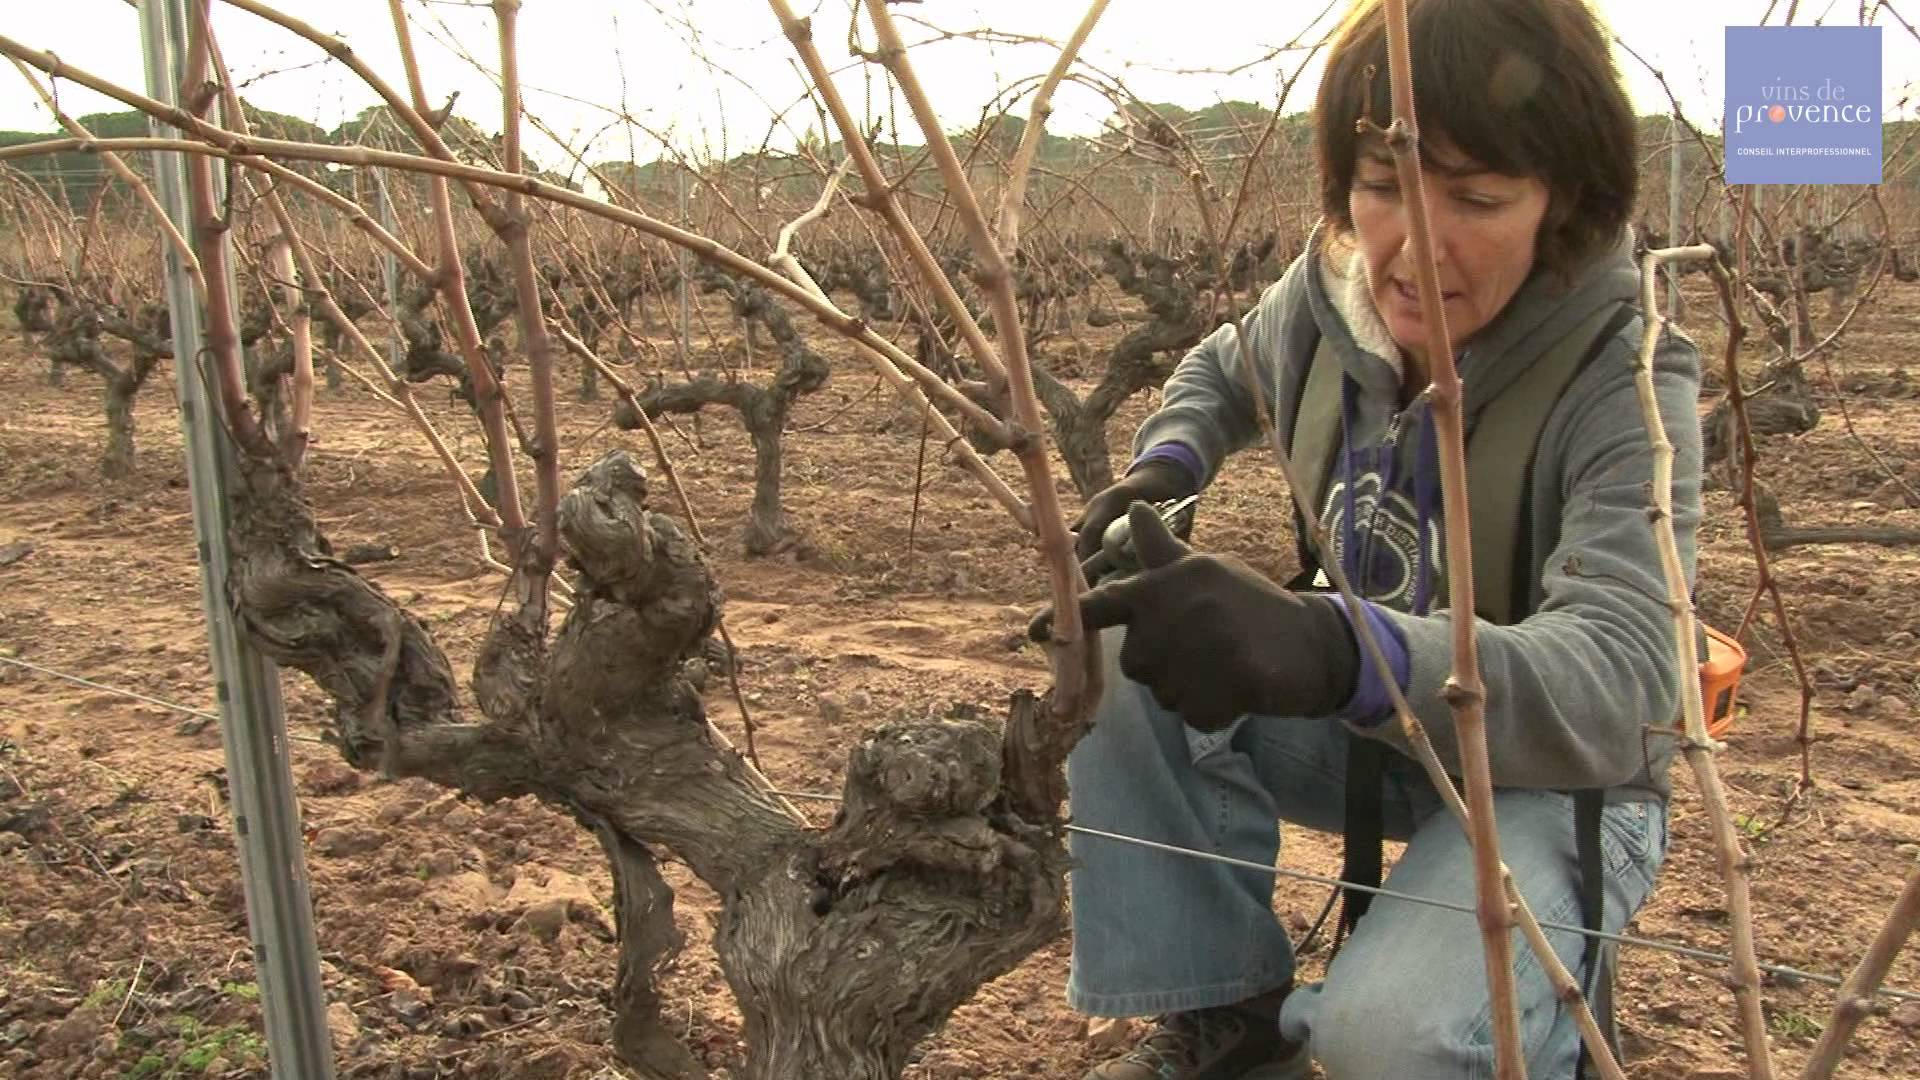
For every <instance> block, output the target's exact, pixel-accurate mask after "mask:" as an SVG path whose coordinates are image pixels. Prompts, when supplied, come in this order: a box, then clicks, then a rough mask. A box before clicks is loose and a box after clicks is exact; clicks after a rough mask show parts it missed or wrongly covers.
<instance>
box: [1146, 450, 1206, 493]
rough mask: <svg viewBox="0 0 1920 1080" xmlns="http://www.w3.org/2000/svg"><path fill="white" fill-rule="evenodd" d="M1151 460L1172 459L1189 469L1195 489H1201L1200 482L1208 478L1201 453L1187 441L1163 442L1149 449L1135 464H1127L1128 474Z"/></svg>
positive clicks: (1188, 473)
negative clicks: (1201, 459)
mask: <svg viewBox="0 0 1920 1080" xmlns="http://www.w3.org/2000/svg"><path fill="white" fill-rule="evenodd" d="M1149 461H1171V462H1173V463H1174V464H1176V465H1178V466H1180V467H1181V468H1183V469H1185V470H1187V475H1188V476H1190V477H1192V479H1193V489H1194V490H1195V491H1198V490H1200V482H1201V481H1202V480H1204V479H1206V475H1207V468H1206V466H1205V465H1204V464H1203V463H1202V462H1201V461H1200V455H1199V453H1198V452H1196V451H1195V450H1194V448H1193V447H1191V446H1188V445H1187V444H1186V443H1182V442H1164V443H1161V444H1160V445H1159V446H1156V447H1154V448H1152V449H1151V450H1148V451H1147V452H1146V453H1144V454H1141V455H1140V456H1139V457H1137V458H1134V459H1133V464H1131V465H1129V466H1127V474H1128V475H1132V473H1133V470H1135V469H1137V468H1139V467H1140V466H1142V465H1145V464H1146V463H1147V462H1149Z"/></svg>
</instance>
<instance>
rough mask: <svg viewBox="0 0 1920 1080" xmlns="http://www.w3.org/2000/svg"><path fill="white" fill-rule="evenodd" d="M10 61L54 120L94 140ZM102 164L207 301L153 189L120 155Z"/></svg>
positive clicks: (195, 267)
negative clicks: (139, 207) (134, 200)
mask: <svg viewBox="0 0 1920 1080" xmlns="http://www.w3.org/2000/svg"><path fill="white" fill-rule="evenodd" d="M8 59H9V60H11V61H13V66H14V67H15V68H17V69H18V70H19V72H20V77H21V78H23V79H25V80H27V85H28V86H31V87H33V92H34V93H35V94H36V95H38V96H39V98H40V100H41V102H42V103H43V104H45V105H46V107H47V108H48V110H50V111H51V112H52V113H53V118H54V119H55V120H58V121H59V122H60V126H61V127H63V128H65V129H67V130H68V131H69V132H72V133H73V134H74V135H76V136H78V137H79V138H82V139H91V138H93V133H92V132H90V131H88V130H87V129H86V127H85V126H83V125H82V124H81V123H80V121H78V120H75V119H74V118H73V117H71V116H68V115H67V114H66V112H65V111H64V110H62V109H61V108H60V104H59V102H58V101H57V100H55V98H54V96H53V95H52V94H50V93H48V92H47V88H46V87H44V86H41V85H40V80H39V79H37V78H35V77H34V74H33V72H31V71H29V70H27V65H25V64H23V63H21V62H20V58H19V57H17V56H10V57H8ZM101 160H103V161H105V162H106V163H107V168H109V169H112V170H113V174H114V175H115V176H118V177H119V178H120V180H121V182H122V183H124V184H126V185H127V186H128V187H129V188H131V189H132V190H133V193H134V195H135V196H136V197H138V198H139V200H140V205H142V206H144V207H146V208H147V212H148V213H149V214H150V215H152V217H153V220H154V223H155V224H157V225H158V226H159V227H160V230H161V233H162V235H164V236H165V237H166V238H167V243H168V244H170V245H171V246H172V247H173V250H174V253H175V254H177V255H179V256H180V261H181V263H182V264H184V265H185V266H186V269H187V276H189V277H191V278H192V279H193V291H194V295H196V296H199V297H202V298H203V299H204V298H205V296H206V294H207V282H206V278H205V276H204V275H202V274H201V272H200V258H199V256H197V255H195V254H194V253H193V245H192V244H189V243H188V242H187V238H186V237H185V236H182V235H181V234H180V228H179V226H177V225H175V224H174V223H173V219H172V218H170V217H168V216H167V211H166V209H165V208H164V207H162V206H161V205H160V200H159V198H157V197H156V196H155V195H154V193H153V188H152V187H150V186H149V185H148V184H147V182H146V181H145V180H144V179H142V178H141V176H140V174H139V173H137V172H134V171H133V168H132V167H131V166H129V165H128V164H127V163H126V162H125V161H122V160H121V159H120V155H119V154H116V153H113V152H112V151H108V152H106V153H104V154H102V155H101ZM102 190H103V191H104V190H105V189H104V188H103V189H102Z"/></svg>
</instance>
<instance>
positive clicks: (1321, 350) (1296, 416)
mask: <svg viewBox="0 0 1920 1080" xmlns="http://www.w3.org/2000/svg"><path fill="white" fill-rule="evenodd" d="M1341 370H1342V369H1341V367H1340V357H1339V356H1337V355H1335V354H1334V350H1333V347H1332V346H1331V345H1329V344H1327V339H1326V338H1325V337H1324V336H1323V337H1321V338H1320V340H1319V342H1318V343H1317V344H1315V345H1314V347H1313V355H1312V356H1311V357H1309V358H1308V360H1307V374H1306V378H1304V379H1302V380H1301V387H1300V398H1299V400H1298V401H1296V402H1295V403H1294V409H1293V440H1292V443H1291V445H1289V446H1288V448H1287V455H1288V456H1289V457H1291V458H1292V459H1293V471H1294V474H1295V475H1296V476H1298V477H1299V478H1300V482H1301V483H1302V484H1304V485H1306V488H1307V490H1305V491H1296V492H1294V493H1293V496H1294V498H1295V499H1296V500H1297V501H1298V502H1299V503H1300V504H1301V505H1304V506H1310V507H1312V508H1313V511H1314V513H1316V514H1318V513H1319V512H1320V511H1322V510H1323V509H1325V508H1326V501H1327V488H1328V487H1329V485H1330V484H1331V482H1332V479H1333V466H1334V458H1335V456H1336V455H1337V454H1338V453H1339V451H1340V375H1341ZM1293 534H1294V548H1295V550H1296V551H1297V552H1298V554H1299V556H1300V577H1298V578H1296V579H1295V580H1294V582H1293V583H1292V586H1291V587H1293V588H1296V589H1300V588H1306V587H1307V586H1308V585H1309V584H1311V582H1312V580H1313V574H1314V571H1315V570H1317V569H1318V568H1319V565H1320V560H1319V559H1318V558H1317V557H1315V555H1314V552H1313V545H1312V544H1311V543H1309V542H1308V540H1307V535H1306V521H1305V520H1304V519H1303V518H1302V517H1301V516H1300V511H1299V509H1298V507H1296V508H1295V509H1294V512H1293Z"/></svg>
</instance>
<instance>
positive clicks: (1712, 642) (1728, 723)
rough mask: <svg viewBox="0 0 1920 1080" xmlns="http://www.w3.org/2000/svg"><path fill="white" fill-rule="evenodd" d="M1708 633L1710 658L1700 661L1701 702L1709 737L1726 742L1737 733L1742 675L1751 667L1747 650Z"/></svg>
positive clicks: (1715, 633)
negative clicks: (1735, 708)
mask: <svg viewBox="0 0 1920 1080" xmlns="http://www.w3.org/2000/svg"><path fill="white" fill-rule="evenodd" d="M1706 630H1707V655H1706V656H1705V657H1704V658H1702V660H1701V662H1700V700H1701V702H1702V703H1703V704H1704V705H1705V711H1706V714H1707V715H1706V720H1707V734H1708V735H1709V736H1711V737H1713V738H1715V739H1724V738H1726V737H1727V734H1728V733H1729V732H1731V731H1732V730H1733V703H1734V698H1735V696H1736V695H1737V694H1738V692H1739V690H1740V672H1741V671H1743V670H1744V669H1745V668H1746V666H1747V650H1745V649H1743V648H1741V647H1740V643H1739V642H1738V641H1735V640H1734V639H1733V638H1731V637H1728V636H1727V635H1725V634H1723V633H1721V632H1720V631H1718V630H1715V629H1714V628H1713V627H1711V626H1709V627H1707V628H1706Z"/></svg>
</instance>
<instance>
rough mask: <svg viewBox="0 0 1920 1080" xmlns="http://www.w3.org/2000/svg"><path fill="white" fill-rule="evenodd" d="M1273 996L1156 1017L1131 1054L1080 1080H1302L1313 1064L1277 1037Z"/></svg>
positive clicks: (1298, 1048)
mask: <svg viewBox="0 0 1920 1080" xmlns="http://www.w3.org/2000/svg"><path fill="white" fill-rule="evenodd" d="M1274 996H1275V995H1266V996H1265V997H1264V998H1256V999H1254V1001H1251V1002H1242V1003H1241V1004H1238V1005H1223V1006H1219V1007H1217V1008H1212V1009H1196V1010H1194V1011H1192V1012H1179V1013H1170V1014H1168V1015H1166V1016H1163V1017H1160V1018H1159V1020H1158V1021H1157V1022H1156V1023H1155V1025H1154V1028H1153V1030H1152V1031H1150V1032H1148V1033H1147V1034H1146V1036H1145V1037H1144V1038H1142V1039H1141V1040H1140V1041H1139V1042H1138V1043H1136V1044H1134V1047H1133V1049H1131V1050H1129V1051H1127V1052H1126V1053H1124V1054H1122V1055H1120V1056H1119V1057H1117V1058H1114V1059H1112V1060H1111V1061H1105V1062H1102V1063H1101V1064H1099V1065H1095V1066H1094V1067H1093V1068H1092V1069H1091V1070H1089V1071H1088V1072H1087V1074H1086V1076H1085V1077H1084V1078H1083V1080H1299V1078H1304V1077H1305V1076H1307V1075H1308V1073H1309V1071H1310V1069H1311V1061H1310V1059H1309V1058H1308V1056H1307V1053H1306V1048H1305V1047H1304V1046H1301V1045H1300V1044H1298V1043H1291V1042H1288V1041H1287V1040H1285V1039H1283V1038H1281V1037H1280V1024H1279V1009H1278V1003H1277V1002H1272V1003H1269V999H1271V998H1273V997H1274ZM1279 996H1284V995H1279Z"/></svg>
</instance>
